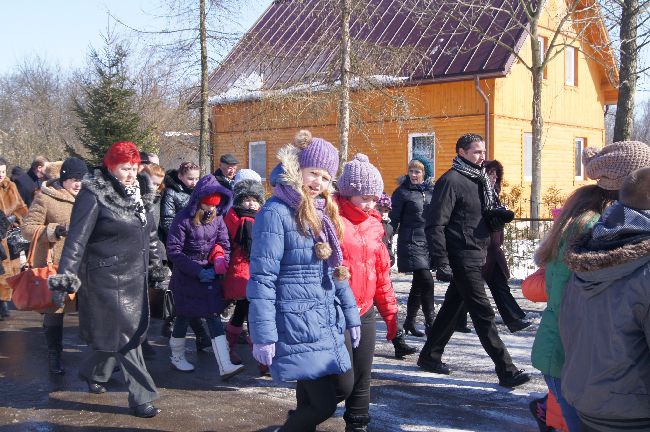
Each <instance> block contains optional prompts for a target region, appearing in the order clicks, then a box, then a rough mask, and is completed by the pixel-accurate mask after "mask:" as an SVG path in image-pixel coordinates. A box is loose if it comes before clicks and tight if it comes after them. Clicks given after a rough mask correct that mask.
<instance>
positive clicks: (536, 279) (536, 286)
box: [521, 267, 548, 302]
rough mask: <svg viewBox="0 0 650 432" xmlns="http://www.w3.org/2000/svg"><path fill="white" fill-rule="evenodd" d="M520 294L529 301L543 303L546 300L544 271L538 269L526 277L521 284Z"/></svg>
mask: <svg viewBox="0 0 650 432" xmlns="http://www.w3.org/2000/svg"><path fill="white" fill-rule="evenodd" d="M521 293H522V294H523V295H524V297H526V298H527V299H528V300H530V301H534V302H545V301H547V300H548V296H547V294H546V270H545V269H544V268H543V267H542V268H538V269H537V271H535V273H533V274H531V275H528V277H526V279H524V281H523V282H522V283H521Z"/></svg>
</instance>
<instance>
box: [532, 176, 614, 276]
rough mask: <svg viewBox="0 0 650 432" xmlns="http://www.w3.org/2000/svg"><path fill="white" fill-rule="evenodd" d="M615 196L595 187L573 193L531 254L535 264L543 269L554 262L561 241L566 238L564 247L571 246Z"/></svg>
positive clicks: (585, 187) (580, 189) (589, 186)
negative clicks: (533, 255)
mask: <svg viewBox="0 0 650 432" xmlns="http://www.w3.org/2000/svg"><path fill="white" fill-rule="evenodd" d="M616 195H617V191H608V190H605V189H603V188H601V187H599V186H597V185H587V186H582V187H580V188H578V189H576V190H575V191H573V193H572V194H571V195H570V196H569V198H567V200H566V203H565V204H564V206H563V207H562V212H561V213H560V216H559V217H558V218H557V220H556V221H555V222H554V223H553V226H552V227H551V230H550V231H549V232H548V234H547V235H546V237H545V238H544V240H543V241H542V243H541V244H540V245H539V247H538V248H537V250H536V251H535V264H537V265H538V266H539V267H544V266H545V265H547V264H548V263H549V262H551V261H553V260H554V259H555V258H557V254H558V252H559V249H560V243H561V242H562V240H563V239H565V238H566V242H567V243H571V242H573V240H575V238H576V237H578V236H579V235H580V234H582V232H583V231H584V229H585V227H586V226H587V223H589V221H590V220H591V219H593V218H594V217H595V216H598V215H600V214H602V212H603V211H604V210H605V208H607V206H608V205H609V204H610V203H611V202H612V201H614V200H615V199H616Z"/></svg>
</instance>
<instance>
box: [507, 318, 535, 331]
mask: <svg viewBox="0 0 650 432" xmlns="http://www.w3.org/2000/svg"><path fill="white" fill-rule="evenodd" d="M531 324H532V323H531V322H530V321H524V320H522V319H518V320H516V321H513V322H511V323H508V324H506V327H508V330H510V333H515V332H518V331H519V330H523V329H525V328H528V327H530V325H531Z"/></svg>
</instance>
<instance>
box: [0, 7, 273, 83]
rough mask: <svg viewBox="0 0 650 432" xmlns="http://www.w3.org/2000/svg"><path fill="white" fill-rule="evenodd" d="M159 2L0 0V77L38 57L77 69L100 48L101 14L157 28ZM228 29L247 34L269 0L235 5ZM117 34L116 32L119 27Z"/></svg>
mask: <svg viewBox="0 0 650 432" xmlns="http://www.w3.org/2000/svg"><path fill="white" fill-rule="evenodd" d="M162 3H163V0H63V1H52V0H30V1H20V0H0V5H1V6H2V18H3V20H2V25H0V41H1V42H0V73H6V72H8V71H10V70H11V69H13V68H14V67H15V65H16V64H19V63H21V62H22V61H24V60H25V59H27V58H29V57H34V56H40V57H42V58H44V59H46V60H48V61H49V62H51V63H56V64H59V65H60V66H61V67H62V68H63V69H72V68H77V67H80V66H83V65H84V64H85V61H86V56H87V54H88V51H89V47H90V46H91V45H92V46H95V47H101V46H102V43H103V42H102V39H101V33H102V32H104V31H105V29H106V28H107V24H108V22H109V18H108V14H107V11H109V10H110V12H111V14H113V15H114V16H116V17H118V18H119V19H120V20H122V21H124V22H125V23H127V24H128V25H130V26H132V27H135V28H139V29H149V30H157V28H155V27H156V25H157V23H156V20H155V15H156V14H163V13H164V11H163V10H161V9H160V5H161V4H162ZM241 3H242V4H243V6H242V8H241V9H242V13H241V14H239V15H238V16H237V17H235V20H233V23H232V26H233V28H232V29H230V30H234V31H245V30H247V29H248V28H249V27H250V26H251V25H252V24H253V23H254V22H255V20H256V19H257V18H258V16H259V15H261V14H262V12H263V11H264V10H265V9H266V7H267V6H268V5H269V4H270V3H271V0H246V1H242V2H241ZM116 29H117V30H121V29H120V27H119V26H117V27H116Z"/></svg>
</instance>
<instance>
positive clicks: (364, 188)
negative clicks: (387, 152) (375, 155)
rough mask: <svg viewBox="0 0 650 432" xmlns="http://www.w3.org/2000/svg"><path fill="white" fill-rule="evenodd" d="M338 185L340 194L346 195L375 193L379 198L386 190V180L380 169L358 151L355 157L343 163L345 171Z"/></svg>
mask: <svg viewBox="0 0 650 432" xmlns="http://www.w3.org/2000/svg"><path fill="white" fill-rule="evenodd" d="M336 185H337V187H338V189H339V194H340V195H341V196H344V197H351V196H355V195H373V196H376V197H377V199H379V197H381V193H382V192H383V191H384V181H383V180H382V178H381V174H379V170H378V169H377V168H376V167H375V166H374V165H373V164H371V163H370V160H369V159H368V156H366V155H364V154H363V153H357V154H356V155H355V156H354V159H352V160H351V161H350V162H347V163H346V164H345V165H343V173H342V174H341V177H339V180H338V182H337V183H336Z"/></svg>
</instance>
